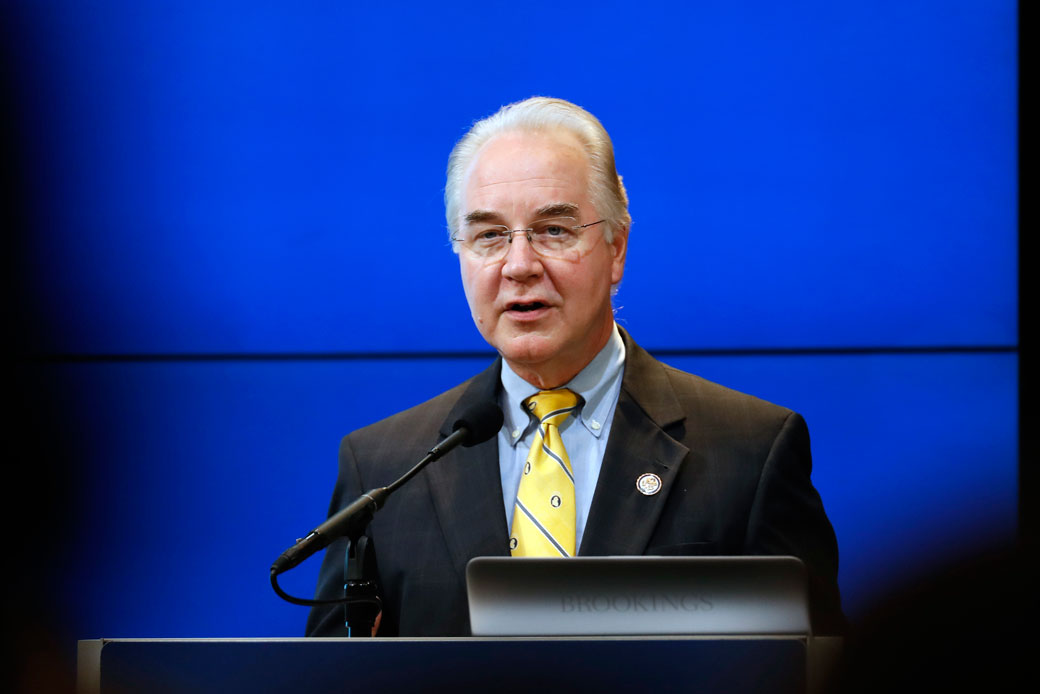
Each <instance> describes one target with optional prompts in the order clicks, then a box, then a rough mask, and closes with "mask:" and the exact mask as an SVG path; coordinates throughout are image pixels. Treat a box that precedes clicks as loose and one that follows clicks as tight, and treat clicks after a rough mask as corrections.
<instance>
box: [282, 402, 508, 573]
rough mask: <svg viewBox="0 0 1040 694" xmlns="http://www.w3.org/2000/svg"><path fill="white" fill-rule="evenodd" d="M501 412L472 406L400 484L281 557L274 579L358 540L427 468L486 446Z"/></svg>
mask: <svg viewBox="0 0 1040 694" xmlns="http://www.w3.org/2000/svg"><path fill="white" fill-rule="evenodd" d="M502 421H503V417H502V410H501V408H499V406H498V405H497V404H495V403H494V402H491V401H487V402H481V403H476V404H474V405H470V406H469V407H468V408H467V409H466V410H464V411H463V413H462V416H460V417H459V418H458V419H456V420H455V423H454V424H452V427H451V429H452V432H451V434H450V435H449V436H448V437H447V438H445V439H444V440H443V441H441V442H440V443H438V444H437V445H436V446H434V447H433V448H431V449H430V450H429V451H428V452H427V453H426V457H424V458H423V459H422V460H420V461H419V463H418V464H417V465H416V466H415V467H413V468H412V469H411V470H409V471H408V472H406V473H405V474H404V475H403V476H402V477H401V478H400V479H399V480H397V481H396V482H394V483H393V484H391V485H389V486H387V487H379V488H378V489H372V490H369V491H367V492H365V493H364V494H362V495H361V496H359V497H358V498H357V499H355V500H354V501H352V502H351V503H350V504H349V505H348V506H347V507H346V508H343V509H340V510H339V511H337V512H336V513H335V514H334V515H332V516H331V517H329V519H328V520H326V521H325V522H324V523H322V524H321V525H319V526H318V527H317V528H315V529H314V530H312V531H310V532H309V533H308V534H307V536H306V537H304V538H303V539H302V540H298V541H297V542H296V544H295V545H293V546H292V547H290V548H289V549H287V550H285V552H283V553H282V556H280V557H278V559H277V560H276V561H275V562H274V564H273V565H272V566H271V575H272V576H275V575H278V574H281V573H283V572H285V571H288V570H289V569H291V568H293V567H294V566H297V565H299V564H300V563H301V562H303V560H304V559H307V558H308V557H310V556H311V555H312V554H314V553H315V552H318V551H320V550H322V549H325V548H326V547H328V546H329V544H330V543H331V542H332V541H333V540H336V539H338V538H340V537H343V536H344V535H346V536H349V537H351V538H352V539H354V540H356V539H357V538H358V536H360V535H361V534H362V533H363V532H364V531H365V528H366V527H367V526H368V524H369V523H370V522H371V521H372V517H373V516H374V515H375V513H376V511H378V510H379V509H381V508H382V507H383V504H385V503H386V500H387V498H388V497H389V496H390V495H391V494H393V493H394V492H395V491H397V489H399V488H400V487H401V486H402V485H403V484H404V483H405V482H407V481H408V480H410V479H412V478H413V477H415V475H417V474H418V473H419V471H420V470H422V469H423V468H424V467H426V466H427V465H429V464H430V463H432V462H433V461H435V460H437V459H439V458H441V457H442V456H444V455H445V454H446V453H448V452H449V451H451V450H453V449H455V448H457V447H458V446H460V445H462V446H467V447H468V446H475V445H477V444H478V443H484V442H485V441H487V440H488V439H490V438H491V437H492V436H494V435H495V434H497V433H498V430H499V429H501V428H502Z"/></svg>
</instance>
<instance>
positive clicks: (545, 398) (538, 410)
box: [524, 388, 578, 421]
mask: <svg viewBox="0 0 1040 694" xmlns="http://www.w3.org/2000/svg"><path fill="white" fill-rule="evenodd" d="M577 404H578V394H577V393H575V392H574V391H570V390H567V389H566V388H559V389H557V390H543V391H541V392H538V393H535V394H534V395H532V396H531V397H529V398H527V399H526V400H524V407H526V408H527V409H528V410H530V411H531V412H532V413H533V414H534V416H535V417H537V418H538V421H543V420H544V419H545V418H546V417H551V416H552V415H556V414H562V415H566V414H568V413H569V412H570V411H571V410H573V409H574V408H575V406H577Z"/></svg>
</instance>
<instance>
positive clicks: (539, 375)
mask: <svg viewBox="0 0 1040 694" xmlns="http://www.w3.org/2000/svg"><path fill="white" fill-rule="evenodd" d="M613 330H614V321H613V320H611V321H610V324H609V325H608V327H607V329H606V330H604V331H603V334H602V335H601V336H600V337H599V339H597V340H596V342H594V343H593V345H592V347H591V348H590V349H588V350H586V351H583V352H582V354H581V356H579V357H577V358H571V359H567V358H564V357H563V356H561V355H557V356H556V357H554V358H552V359H549V360H547V361H544V362H540V363H530V362H514V361H512V360H510V359H506V362H507V363H508V364H509V368H511V369H512V370H513V372H514V373H515V374H516V375H517V376H519V377H520V378H522V379H524V380H525V381H527V382H528V383H530V384H531V385H533V386H534V387H536V388H538V389H539V390H553V389H555V388H560V387H562V386H564V385H566V384H567V383H569V382H570V381H571V380H573V379H574V377H575V376H577V375H578V374H579V373H581V370H582V369H584V368H585V367H586V366H588V365H589V364H590V363H591V362H592V360H593V359H595V358H596V355H597V354H599V353H600V350H602V349H603V347H604V346H606V344H607V340H609V339H610V335H611V333H612V332H613ZM503 358H504V357H503Z"/></svg>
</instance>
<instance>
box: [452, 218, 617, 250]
mask: <svg viewBox="0 0 1040 694" xmlns="http://www.w3.org/2000/svg"><path fill="white" fill-rule="evenodd" d="M554 219H573V220H574V221H575V222H576V221H578V220H577V219H574V217H567V216H560V217H550V218H548V219H545V220H539V221H544V222H549V221H552V220H554ZM605 221H607V219H606V218H605V217H604V218H603V219H600V220H597V221H595V222H589V223H588V224H579V225H577V226H573V227H570V229H571V231H577V230H579V229H587V228H589V227H592V226H596V225H597V224H602V223H603V222H605ZM488 227H489V228H488V230H491V229H494V228H496V227H498V228H500V229H501V231H499V232H498V236H499V237H500V238H502V237H508V245H507V246H506V247H505V249H506V251H505V253H503V254H502V256H501V257H500V258H497V257H496V258H492V259H491V260H493V261H498V260H502V258H505V257H506V256H507V255H509V246H511V245H513V234H521V233H522V234H523V235H524V236H526V237H527V243H528V244H530V246H531V250H532V251H534V252H535V253H537V254H538V255H542V254H541V253H539V252H538V249H536V248H535V247H534V244H533V243H532V241H531V232H533V231H534V227H528V228H527V229H510V228H509V227H507V226H506V225H505V224H490V225H488ZM458 233H459V232H458V231H453V232H452V233H451V242H452V243H458V244H461V245H462V247H463V248H466V240H465V239H460V238H456V237H455V235H456V234H458Z"/></svg>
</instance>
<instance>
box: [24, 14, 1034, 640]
mask: <svg viewBox="0 0 1040 694" xmlns="http://www.w3.org/2000/svg"><path fill="white" fill-rule="evenodd" d="M15 5H17V7H16V6H15ZM4 9H5V15H6V22H5V23H6V29H5V32H6V36H5V37H4V38H5V39H6V40H7V41H6V45H7V48H6V51H5V61H6V62H7V63H8V65H7V67H8V73H9V75H10V77H9V84H8V88H7V91H8V94H9V95H10V96H11V97H13V98H12V99H11V104H12V107H11V108H10V109H9V110H8V113H9V115H8V119H9V126H10V127H9V132H10V133H13V135H11V138H10V139H11V140H12V141H13V142H14V143H15V144H14V149H15V151H16V154H17V159H16V166H15V171H14V173H15V174H16V180H17V182H18V186H17V189H18V198H17V204H18V215H17V221H18V226H19V232H20V233H18V234H17V235H16V237H15V238H16V245H15V247H14V250H15V251H16V255H15V257H16V258H17V266H18V271H19V274H18V285H17V292H16V294H17V296H16V298H17V299H18V301H19V304H20V306H21V315H22V318H23V320H24V322H23V324H22V325H24V329H23V334H22V335H21V336H20V338H19V339H18V340H16V344H17V346H19V347H21V348H22V349H23V351H24V352H25V353H28V354H31V355H34V357H35V360H34V361H33V364H34V366H33V368H32V370H31V371H30V372H28V373H29V375H28V376H26V378H27V379H28V381H27V382H28V383H29V386H28V387H29V389H30V390H32V391H33V392H34V393H35V394H36V395H37V399H39V400H40V401H41V402H43V403H44V404H43V405H41V406H40V413H39V417H38V419H39V420H40V421H43V422H45V424H43V425H39V422H37V424H38V425H39V426H40V430H39V432H38V440H39V442H41V444H42V447H41V449H40V451H39V452H38V454H36V455H30V457H29V458H28V459H25V460H23V462H22V463H21V464H22V465H23V466H24V467H26V468H30V469H32V470H33V474H35V475H37V478H38V479H37V482H38V483H39V485H40V488H41V489H40V490H37V492H38V493H40V494H41V496H43V497H46V498H48V499H51V500H53V499H58V500H61V501H63V502H67V503H66V506H65V507H64V508H69V509H72V510H73V512H72V514H71V516H72V517H73V518H74V519H75V522H71V523H66V524H65V526H64V527H63V528H62V530H61V531H59V532H55V533H53V535H49V536H48V542H49V543H50V544H49V546H50V547H52V548H53V549H52V550H51V551H53V556H48V557H34V559H33V564H34V566H33V567H32V568H31V570H30V573H32V574H33V575H34V576H38V580H36V579H34V580H35V581H36V582H35V583H34V585H35V586H36V587H37V588H38V589H39V590H40V591H41V592H42V593H44V594H46V595H47V596H48V600H47V609H48V610H51V611H53V614H54V615H56V617H55V619H56V620H57V621H58V622H59V623H60V625H61V626H60V629H61V630H62V633H67V634H69V635H71V637H72V638H96V637H101V636H105V637H149V636H169V637H181V636H183V637H188V636H197V637H204V636H293V635H299V634H301V633H302V629H303V623H304V620H305V617H306V610H305V609H303V608H299V607H295V606H292V605H288V604H286V603H283V602H281V601H280V600H279V599H278V598H277V597H276V596H275V595H274V593H273V592H272V591H271V589H270V586H269V585H268V576H267V569H268V567H269V566H270V564H271V562H272V561H273V559H274V558H275V557H276V556H277V555H278V554H279V553H280V552H281V551H282V550H283V549H285V548H286V547H287V546H288V545H289V544H291V543H292V541H293V540H294V539H295V538H296V537H297V536H299V535H301V534H303V533H304V532H306V531H307V530H309V529H310V528H311V527H313V526H314V525H316V524H317V523H318V522H319V521H321V520H322V519H323V518H324V516H325V512H326V508H327V503H328V496H329V494H330V492H331V488H332V485H333V482H334V480H335V473H336V450H337V445H338V441H339V438H340V437H341V436H342V435H343V434H345V433H347V432H349V431H350V430H352V429H354V428H356V427H359V426H363V425H364V424H367V423H370V422H371V421H374V420H376V419H378V418H380V417H383V416H386V415H389V414H392V413H393V412H395V411H398V410H400V409H403V408H405V407H408V406H411V405H413V404H416V403H418V402H420V401H422V400H424V399H426V398H428V397H431V396H433V395H435V394H436V393H438V392H440V391H442V390H443V389H445V388H447V387H449V386H451V385H454V384H455V383H457V382H459V381H460V380H462V379H464V378H466V377H468V376H470V375H472V374H473V373H475V372H476V371H478V370H480V369H481V368H483V366H484V365H486V364H487V362H488V360H489V359H490V357H491V352H490V351H489V348H488V347H487V345H486V344H484V343H483V341H482V340H481V338H480V336H479V334H478V333H477V331H476V329H475V328H474V327H473V325H472V321H471V319H470V317H469V313H468V309H467V307H466V303H465V299H464V297H463V295H462V292H461V286H460V282H459V279H458V269H457V262H456V260H455V257H454V256H453V255H452V253H451V251H450V249H449V248H448V246H447V242H446V241H447V238H446V231H445V223H444V218H443V205H442V194H443V184H444V182H443V172H444V167H445V163H446V158H447V155H448V152H449V151H450V149H451V147H452V145H453V144H454V142H455V141H456V140H457V139H458V138H459V137H460V136H461V135H462V134H463V133H464V132H465V131H466V129H467V128H468V126H469V125H470V124H471V123H472V122H473V121H474V120H475V119H477V118H479V117H482V116H485V115H488V114H490V113H491V112H493V111H494V110H496V109H497V108H498V107H499V106H501V105H503V104H505V103H509V102H511V101H515V100H518V99H521V98H525V97H527V96H531V95H534V94H544V95H552V96H559V97H562V98H566V99H569V100H571V101H574V102H576V103H578V104H580V105H582V106H584V107H586V108H588V109H589V110H590V111H592V112H593V113H594V114H596V115H597V116H598V117H599V118H600V120H601V121H602V122H603V123H604V125H605V126H606V128H607V130H608V131H609V132H610V133H611V136H612V137H613V140H614V144H615V148H616V154H617V162H618V168H619V171H620V173H621V174H622V175H623V176H624V180H625V184H626V186H627V188H628V191H629V195H630V198H631V212H632V216H633V219H634V224H633V228H632V232H631V238H630V247H629V258H628V266H627V270H626V277H625V280H624V283H623V285H622V288H621V292H620V294H619V295H618V297H617V301H616V303H617V305H618V306H619V312H618V318H619V321H620V323H621V324H622V325H623V326H624V327H626V328H627V329H628V330H629V331H630V332H631V333H632V334H633V336H634V337H635V338H636V339H637V340H638V341H639V342H640V343H641V344H642V345H643V346H645V347H647V348H648V349H650V350H651V352H655V353H657V354H658V355H659V356H661V357H662V358H663V359H664V360H665V361H667V362H669V363H672V364H673V365H675V366H677V367H680V368H683V369H686V370H689V371H694V372H696V373H699V374H701V375H704V376H705V377H707V378H709V379H712V380H715V381H718V382H721V383H724V384H726V385H729V386H731V387H734V388H737V389H740V390H744V391H746V392H750V393H752V394H755V395H758V396H760V397H763V398H766V399H768V400H772V401H774V402H777V403H780V404H783V405H785V406H788V407H791V408H793V409H796V410H798V411H800V412H801V413H803V414H804V415H805V417H806V419H807V421H808V423H809V426H810V430H811V432H812V435H813V449H814V459H815V471H814V479H815V481H816V483H817V486H818V488H819V489H820V491H821V493H822V495H823V498H824V501H825V504H826V507H827V509H828V512H829V515H830V517H831V519H832V521H833V522H834V525H835V528H836V531H837V533H838V538H839V543H840V546H841V552H842V568H841V577H840V578H841V585H842V589H843V593H844V596H845V604H846V609H847V611H848V612H849V613H850V615H851V616H852V617H853V619H854V620H855V619H858V618H860V617H861V616H862V615H864V614H865V613H866V612H867V611H869V609H870V606H871V605H872V604H873V603H874V601H875V600H877V599H878V598H879V596H881V595H883V594H884V592H885V591H887V590H889V589H890V588H892V587H893V586H895V585H897V584H898V583H900V582H902V581H905V580H906V579H907V578H908V577H910V576H912V575H914V574H915V573H918V572H922V571H926V570H927V569H928V568H929V567H930V566H934V565H935V564H936V563H938V562H940V561H942V560H944V559H947V558H949V557H953V556H958V555H963V554H965V553H970V552H972V551H973V550H975V549H978V548H981V547H984V546H986V545H988V544H992V543H994V542H1000V541H1006V540H1008V539H1009V538H1012V537H1013V536H1014V533H1015V530H1016V517H1017V512H1018V511H1017V494H1018V490H1017V471H1018V467H1017V466H1018V458H1017V445H1018V428H1017V426H1018V425H1017V412H1018V391H1017V378H1018V337H1017V335H1018V326H1017V311H1018V300H1017V283H1018V277H1017V262H1018V259H1017V243H1018V239H1017V218H1016V207H1017V195H1018V191H1017V180H1016V166H1017V161H1016V156H1017V155H1016V151H1017V150H1016V147H1017V144H1016V127H1017V123H1016V113H1017V102H1016V83H1017V66H1016V53H1017V47H1016V31H1017V26H1016V21H1017V20H1016V11H1017V9H1016V5H1015V3H1013V2H1009V1H1004V0H1001V1H997V2H994V1H989V0H987V1H982V0H978V1H974V2H969V1H965V2H946V1H940V0H920V1H898V2H897V1H886V2H862V3H860V2H855V3H831V2H825V1H824V0H805V1H802V2H793V3H773V2H765V1H752V0H746V1H744V2H696V3H669V2H653V1H650V2H642V3H638V4H634V3H632V4H630V3H621V2H603V1H601V2H596V3H592V2H572V3H559V2H527V3H523V4H507V3H487V2H484V3H476V2H457V3H451V4H449V5H447V6H444V7H440V6H438V7H436V8H434V7H433V6H428V5H426V4H425V3H410V2H397V3H392V2H388V3H382V4H378V6H377V5H376V4H374V3H345V2H326V3H317V2H315V3H294V4H292V5H289V4H284V3H276V2H244V1H239V2H181V3H174V2H169V3H165V2H155V3H139V2H131V1H129V0H127V1H125V2H120V1H117V0H106V1H103V2H96V3H78V2H72V1H70V0H52V1H50V2H40V3H24V4H22V3H9V6H5V8H4ZM41 355H42V356H43V357H44V359H43V361H42V362H41V361H40V359H39V357H40V356H41ZM53 441H58V444H57V445H55V446H54V448H55V449H57V452H51V453H48V452H47V451H49V450H50V448H49V442H53ZM48 485H50V486H48ZM41 490H42V491H41ZM317 564H318V560H317V559H313V560H311V561H310V562H308V563H307V564H304V565H303V566H301V567H300V568H298V569H296V570H295V571H293V572H292V573H290V574H287V575H286V576H285V579H284V581H283V585H285V586H286V587H287V588H289V589H290V590H291V591H294V592H296V593H297V594H301V595H308V594H310V592H311V591H312V589H313V583H314V578H315V576H316V573H317Z"/></svg>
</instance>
